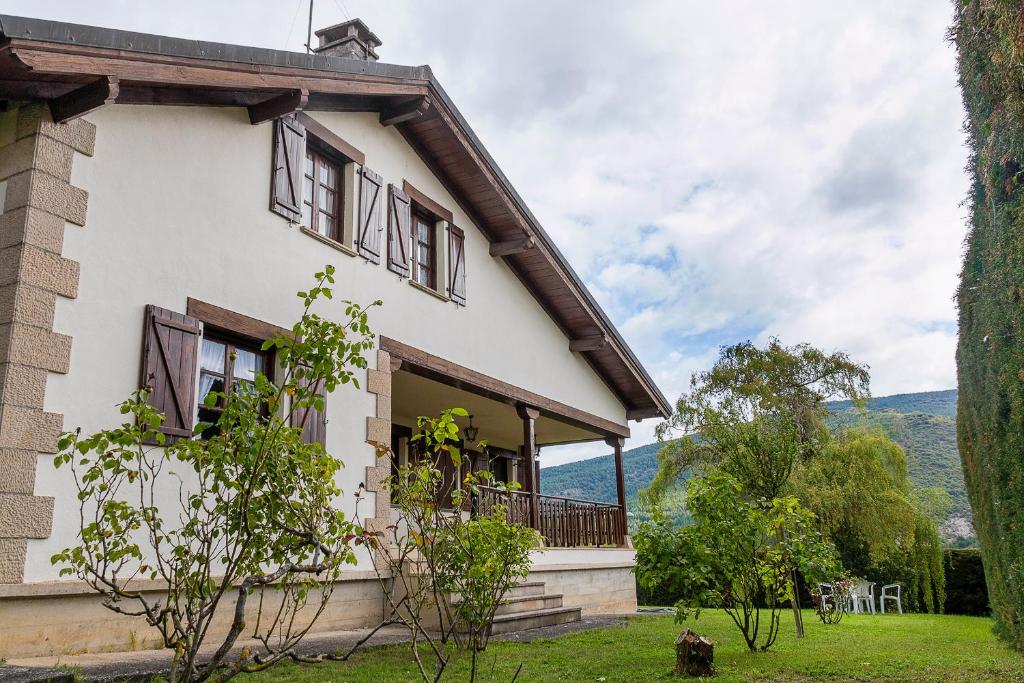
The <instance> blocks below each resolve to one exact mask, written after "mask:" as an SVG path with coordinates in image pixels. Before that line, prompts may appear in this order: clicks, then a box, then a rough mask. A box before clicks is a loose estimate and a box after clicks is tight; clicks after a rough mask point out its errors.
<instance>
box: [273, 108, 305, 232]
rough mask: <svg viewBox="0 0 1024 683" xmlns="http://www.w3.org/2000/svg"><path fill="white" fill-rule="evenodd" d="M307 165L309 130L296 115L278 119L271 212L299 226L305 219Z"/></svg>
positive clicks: (276, 121)
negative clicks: (304, 201)
mask: <svg viewBox="0 0 1024 683" xmlns="http://www.w3.org/2000/svg"><path fill="white" fill-rule="evenodd" d="M305 164H306V129H305V128H304V127H303V125H302V124H301V123H299V122H298V121H296V120H295V118H294V117H292V116H282V117H281V118H279V119H275V120H274V168H273V172H272V173H271V182H270V210H271V211H273V212H275V213H279V214H281V215H282V216H284V217H285V218H287V219H288V220H290V221H292V222H296V223H297V222H298V221H299V219H300V218H301V217H302V183H303V181H304V179H305V173H304V168H305Z"/></svg>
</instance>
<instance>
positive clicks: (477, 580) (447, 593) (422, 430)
mask: <svg viewBox="0 0 1024 683" xmlns="http://www.w3.org/2000/svg"><path fill="white" fill-rule="evenodd" d="M466 415H467V412H466V411H465V410H464V409H462V408H452V409H449V410H445V411H443V412H442V413H441V414H440V415H439V416H438V417H436V418H428V417H420V418H417V428H418V431H417V434H416V435H415V436H414V437H413V440H414V441H417V442H419V443H420V444H422V450H423V456H422V457H420V458H418V459H417V460H416V461H415V462H413V463H410V464H408V465H404V466H403V467H401V468H399V470H398V473H397V474H396V476H394V477H393V478H392V479H391V480H389V481H388V482H387V483H386V485H387V486H388V489H389V491H390V493H391V500H392V504H393V505H394V506H395V513H394V514H395V517H396V518H397V519H395V522H394V523H393V524H391V525H389V526H388V527H387V528H386V529H384V530H380V531H377V530H369V529H363V530H362V533H361V534H360V537H359V542H361V543H366V544H367V545H368V546H369V547H371V548H372V549H373V550H374V551H375V553H376V556H375V559H376V562H375V563H374V568H375V570H376V572H377V578H378V580H379V581H380V583H381V588H382V590H383V593H384V595H385V599H386V601H387V605H386V610H385V619H384V621H383V622H382V623H381V624H380V625H379V626H378V627H377V629H379V628H382V627H384V626H387V625H392V624H397V625H402V626H404V627H405V628H407V629H408V631H409V636H410V641H411V651H412V655H413V659H414V660H415V662H416V666H417V669H418V670H419V674H420V677H421V678H422V679H423V680H424V681H437V680H439V679H440V678H441V676H442V675H443V673H444V671H445V669H446V668H447V666H448V664H449V663H450V661H451V657H452V654H453V648H452V647H450V646H454V650H456V651H457V650H460V649H466V650H469V651H470V656H471V658H472V667H471V670H470V680H471V681H474V680H476V677H477V675H478V671H477V657H478V655H479V653H480V652H482V651H483V650H484V649H485V648H486V647H487V643H488V640H489V639H490V626H491V624H492V623H493V621H494V615H495V613H496V612H497V609H498V608H499V607H500V606H501V605H502V604H503V603H504V599H505V594H506V593H507V592H508V591H509V589H510V588H512V587H513V586H514V585H515V584H516V583H518V582H519V581H521V580H522V579H524V578H526V576H527V574H528V573H529V571H530V566H531V562H530V551H531V550H533V549H535V548H538V547H539V546H540V544H541V538H540V534H539V533H538V532H537V531H535V530H534V529H531V528H529V527H527V526H524V525H521V524H514V523H512V522H510V521H508V517H507V515H506V511H505V509H504V508H503V507H502V506H501V505H496V506H494V508H493V509H492V510H491V512H490V513H489V514H480V513H474V514H473V515H472V516H470V517H467V516H466V515H465V514H464V513H463V507H464V504H466V503H470V502H471V501H472V500H473V498H474V497H475V496H477V495H478V494H479V492H480V489H479V487H480V486H482V485H490V484H492V483H493V476H492V475H491V473H490V471H488V469H486V468H484V469H480V470H478V471H476V472H469V473H467V474H466V475H465V477H464V478H463V479H462V481H461V482H460V483H461V486H458V487H455V488H454V489H453V488H452V487H451V482H450V481H449V480H447V479H446V477H445V476H444V473H443V472H444V470H445V469H446V467H445V464H446V462H450V463H451V465H453V466H454V468H455V470H456V471H462V465H463V457H464V455H463V453H462V451H461V449H460V448H459V444H460V438H459V426H458V424H456V422H455V417H456V416H461V417H465V416H466ZM378 448H379V449H381V450H380V451H379V453H378V456H379V457H386V456H387V455H388V451H387V447H386V446H382V445H378ZM484 450H485V451H486V445H484ZM495 486H496V487H497V488H499V489H502V490H504V491H505V492H506V493H509V492H511V491H513V490H515V489H516V488H518V486H519V485H518V484H516V483H512V484H501V483H496V484H495ZM446 499H448V500H446ZM357 520H358V508H357ZM377 629H374V631H376V630H377ZM363 642H365V639H364V641H363ZM421 643H423V644H425V645H426V648H427V649H429V651H430V653H431V654H432V655H433V658H434V663H433V667H431V666H428V665H427V663H425V662H424V661H423V657H422V655H421V653H420V650H421V649H424V648H421V647H420V644H421Z"/></svg>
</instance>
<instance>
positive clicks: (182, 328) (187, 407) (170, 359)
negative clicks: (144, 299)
mask: <svg viewBox="0 0 1024 683" xmlns="http://www.w3.org/2000/svg"><path fill="white" fill-rule="evenodd" d="M201 329H202V326H201V324H200V322H199V321H198V320H196V319H195V318H190V317H189V316H187V315H182V314H181V313H174V312H173V311H168V310H166V309H163V308H158V307H157V306H152V305H150V306H146V320H145V333H144V334H145V336H144V337H143V339H144V343H143V356H142V386H143V387H144V388H147V389H149V391H150V394H149V403H150V405H152V406H153V407H154V408H155V409H156V410H158V411H160V412H161V413H163V415H164V423H163V424H162V425H161V426H160V431H161V432H163V433H164V434H167V435H168V436H176V437H177V436H183V437H191V436H192V427H193V426H194V425H195V408H196V406H195V392H196V359H197V358H198V352H199V334H200V330H201Z"/></svg>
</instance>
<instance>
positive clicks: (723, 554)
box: [636, 472, 838, 652]
mask: <svg viewBox="0 0 1024 683" xmlns="http://www.w3.org/2000/svg"><path fill="white" fill-rule="evenodd" d="M686 491H687V504H688V506H689V509H690V513H691V514H692V515H693V523H692V524H690V525H687V526H684V527H682V528H679V529H672V528H671V527H670V526H669V525H667V524H661V525H658V524H645V525H642V526H641V529H640V530H639V532H638V533H637V538H636V543H637V550H638V552H637V570H636V571H637V578H638V580H639V581H640V582H641V584H643V585H646V586H656V585H659V584H660V583H662V582H663V581H664V580H665V579H666V577H670V578H671V579H672V580H673V581H674V583H675V584H676V585H677V586H686V587H687V590H686V591H685V592H684V593H683V597H682V598H681V599H680V601H679V602H678V603H677V604H676V615H677V619H678V620H680V621H681V620H683V619H685V618H687V617H688V616H689V615H690V614H691V613H694V614H695V615H696V616H697V617H699V615H700V610H701V609H702V608H704V607H721V608H722V609H723V610H725V612H726V614H728V615H729V617H730V618H731V619H732V620H733V623H734V624H736V627H737V628H738V629H739V630H740V632H741V633H742V634H743V639H744V641H745V642H746V644H747V648H748V649H750V651H751V652H754V651H758V650H760V651H762V652H763V651H765V650H767V649H768V648H770V647H771V646H772V644H773V643H774V642H775V639H776V637H777V635H778V630H779V616H780V611H781V609H782V606H783V603H784V601H785V600H786V599H787V598H788V597H789V596H790V595H791V592H792V588H793V586H792V576H793V573H794V572H795V571H799V572H800V573H801V574H802V575H803V576H805V577H807V578H808V580H811V581H817V580H818V579H819V578H822V577H826V576H834V575H835V574H837V573H838V571H837V569H838V563H837V561H836V557H835V552H834V550H833V549H832V547H831V545H829V544H828V543H827V542H826V541H824V540H823V539H822V537H821V534H820V533H819V532H818V531H817V530H816V528H815V527H816V524H815V519H814V515H813V514H811V513H810V512H808V511H807V510H804V509H803V508H801V507H800V506H799V504H798V503H797V501H796V499H795V498H792V497H781V498H775V499H772V500H766V499H763V498H758V499H753V500H749V499H747V498H746V497H745V496H744V491H743V487H742V486H741V485H740V484H739V483H738V482H737V481H736V480H735V479H732V478H731V477H729V476H727V475H725V474H724V473H722V472H715V473H712V474H710V475H709V476H707V477H702V478H697V479H693V480H691V481H690V482H689V483H688V484H687V487H686ZM652 549H660V550H655V551H654V552H651V551H652ZM762 605H763V607H762ZM762 609H767V610H768V618H767V619H766V620H764V621H762V618H761V616H762V615H761V611H762Z"/></svg>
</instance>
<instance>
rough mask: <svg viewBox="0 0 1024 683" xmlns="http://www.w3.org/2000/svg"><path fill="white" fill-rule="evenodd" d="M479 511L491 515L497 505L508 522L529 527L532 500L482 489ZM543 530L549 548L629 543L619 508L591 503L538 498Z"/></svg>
mask: <svg viewBox="0 0 1024 683" xmlns="http://www.w3.org/2000/svg"><path fill="white" fill-rule="evenodd" d="M479 488H480V495H479V496H478V497H477V501H476V510H477V511H478V512H480V513H482V514H490V513H491V511H492V510H494V508H495V507H496V506H498V505H502V506H504V507H505V514H506V517H507V518H508V520H509V521H510V522H512V523H515V524H523V525H525V526H530V505H531V503H532V500H533V497H532V495H531V494H530V493H528V492H525V491H512V492H511V493H508V492H505V491H502V490H500V489H497V488H493V487H490V486H481V487H479ZM537 504H538V510H539V515H538V517H539V518H540V528H539V529H537V530H538V531H539V532H540V534H541V536H543V537H544V542H545V544H546V545H548V546H551V547H557V548H581V547H601V546H622V545H624V544H625V539H626V519H625V515H624V514H623V510H622V508H621V507H620V506H618V505H615V504H614V503H598V502H595V501H591V500H579V499H576V498H562V497H559V496H544V495H538V496H537Z"/></svg>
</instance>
